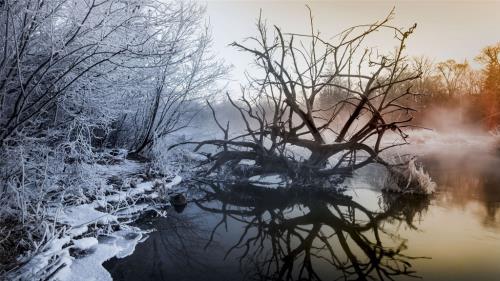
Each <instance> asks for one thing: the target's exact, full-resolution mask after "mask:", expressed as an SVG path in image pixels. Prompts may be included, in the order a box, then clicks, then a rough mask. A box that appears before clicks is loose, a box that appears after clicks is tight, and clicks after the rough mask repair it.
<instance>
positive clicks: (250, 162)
mask: <svg viewBox="0 0 500 281" xmlns="http://www.w3.org/2000/svg"><path fill="white" fill-rule="evenodd" d="M238 164H239V165H246V166H253V165H255V160H252V159H241V160H240V162H239V163H238Z"/></svg>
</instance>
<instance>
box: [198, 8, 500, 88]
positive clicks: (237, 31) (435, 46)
mask: <svg viewBox="0 0 500 281" xmlns="http://www.w3.org/2000/svg"><path fill="white" fill-rule="evenodd" d="M199 1H200V2H202V3H206V7H207V17H208V18H209V21H210V25H211V27H212V33H213V39H214V48H215V50H216V52H217V53H218V54H219V55H220V56H222V57H223V58H224V59H225V60H226V61H227V62H228V63H229V64H233V65H234V69H233V71H232V75H233V78H234V79H237V80H238V79H241V77H242V73H243V71H244V70H245V68H246V67H247V65H248V63H249V62H250V61H251V56H249V55H247V54H244V53H241V52H237V51H235V50H234V49H233V48H232V47H228V46H227V44H229V43H231V42H233V41H241V40H242V39H244V38H245V37H248V36H251V35H255V34H256V30H255V22H256V19H257V17H258V15H259V10H260V9H262V15H263V18H265V19H267V22H268V23H269V24H270V25H277V26H279V27H281V29H282V30H283V31H285V32H305V31H307V30H308V28H309V25H308V24H309V19H308V11H307V9H306V7H305V5H306V4H308V5H309V6H310V7H311V9H312V12H313V16H314V22H315V27H316V29H318V30H319V31H320V32H321V33H322V34H323V35H324V37H326V38H329V37H331V36H333V35H335V34H337V33H339V32H340V31H342V30H343V29H345V28H347V27H350V26H352V25H357V24H367V23H373V22H375V21H377V20H380V19H383V18H384V17H385V16H386V15H387V14H388V13H389V12H390V10H391V9H392V8H393V7H395V17H394V20H393V21H392V23H393V25H396V26H399V27H410V26H411V25H412V24H413V23H417V25H418V27H417V29H416V31H415V33H414V35H413V36H412V37H411V39H410V40H409V41H408V48H407V54H408V55H410V56H420V55H425V56H427V57H429V58H431V59H434V60H435V61H436V62H437V61H442V60H446V59H449V58H453V59H456V60H463V59H468V60H469V61H471V62H472V63H473V65H474V62H473V58H474V57H475V56H476V55H477V54H478V53H479V52H480V50H481V49H482V48H483V47H484V46H486V45H490V44H494V43H496V42H500V0H499V1H473V0H469V1H463V0H461V1H460V0H458V1H444V0H434V1H409V0H405V1H375V0H365V1H360V0H351V1H337V0H333V1H296V0H293V1H284V0H283V1H263V0H261V1H255V0H254V1H243V0H236V1H220V0H209V1H203V0H199ZM392 43H393V42H391V45H384V43H381V45H380V46H379V47H380V48H382V49H383V48H392V47H393V46H392ZM475 66H477V64H476V65H475Z"/></svg>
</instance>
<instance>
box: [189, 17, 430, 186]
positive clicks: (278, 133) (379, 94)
mask: <svg viewBox="0 0 500 281" xmlns="http://www.w3.org/2000/svg"><path fill="white" fill-rule="evenodd" d="M391 17H392V12H391V13H390V14H389V16H388V17H387V18H385V19H384V20H382V21H380V22H376V23H374V24H370V25H359V26H354V27H351V28H348V29H347V30H344V31H343V32H341V33H340V34H339V35H337V36H336V37H335V38H334V39H333V40H331V41H326V40H323V39H322V38H321V37H320V34H319V32H316V31H315V29H314V26H313V21H312V16H311V33H310V34H294V33H284V32H282V30H281V29H280V28H279V27H277V26H274V28H273V30H274V33H273V34H269V33H268V28H267V27H266V25H265V24H264V23H263V21H262V20H261V19H260V18H259V21H258V24H257V28H258V35H257V36H256V37H250V38H247V40H246V41H245V42H246V44H240V43H233V44H232V46H234V47H236V48H237V49H239V50H241V51H242V52H244V53H248V54H251V55H253V56H254V63H255V64H256V65H257V67H258V68H259V71H260V72H259V73H258V74H255V75H254V77H250V78H249V83H248V86H246V87H244V88H242V95H241V98H239V99H235V98H234V97H232V96H231V95H229V94H227V98H228V100H229V102H230V103H231V105H232V106H233V107H234V109H235V110H236V111H237V112H239V115H240V116H241V120H242V121H243V124H244V127H245V129H244V131H243V132H242V133H240V134H234V133H231V132H230V123H229V122H227V123H226V124H224V123H223V122H222V121H221V120H220V118H218V116H217V114H216V112H215V110H214V107H213V106H212V105H211V104H210V103H208V102H207V104H208V106H209V108H210V109H211V111H212V114H213V118H214V120H215V122H216V124H217V126H218V127H219V128H220V130H221V131H222V133H223V136H224V137H223V138H221V139H211V140H205V141H200V142H185V143H182V144H186V143H191V144H196V147H195V151H200V150H202V149H203V148H204V147H206V146H215V147H217V148H219V149H218V151H217V152H216V153H213V154H207V162H206V163H212V164H213V165H212V166H211V168H210V169H209V170H208V173H210V172H212V171H214V170H216V169H218V168H221V167H223V166H226V167H230V168H234V167H236V166H238V163H240V161H241V160H244V159H248V160H252V161H254V162H255V165H252V167H251V168H250V170H251V172H250V173H249V174H250V175H251V174H258V173H279V174H287V176H289V177H292V178H294V179H299V178H307V179H308V180H310V179H311V178H324V177H329V176H332V175H338V174H346V173H350V172H352V171H353V170H354V169H357V168H360V167H363V166H365V165H367V164H369V163H379V164H382V165H384V166H387V167H391V166H392V165H393V164H394V163H391V164H389V162H388V161H386V160H384V159H383V158H382V157H381V154H382V153H383V152H384V151H386V150H388V149H390V148H393V147H395V146H399V145H402V144H405V143H407V142H406V139H407V137H408V135H406V134H405V133H404V131H403V129H404V128H405V127H408V126H410V125H409V122H410V121H411V119H412V117H411V112H412V111H414V110H413V109H412V108H409V107H407V106H405V105H404V102H403V101H404V100H405V99H408V98H411V97H413V96H415V95H417V94H416V93H413V92H412V91H411V82H412V81H413V80H415V79H418V78H419V77H420V75H421V72H420V71H419V70H418V68H417V69H415V68H414V67H412V66H411V65H410V63H409V61H408V60H407V59H406V57H405V56H404V54H403V51H404V49H405V46H406V41H407V39H408V37H409V36H410V35H411V34H412V32H413V31H414V29H415V27H416V26H415V25H414V26H412V27H410V28H409V29H407V30H402V29H400V28H397V27H394V26H391V25H390V24H389V22H390V19H391ZM379 31H383V32H390V33H391V37H392V39H393V40H395V41H396V45H397V47H396V48H395V49H394V51H393V52H392V53H389V54H380V53H379V51H378V50H376V49H373V48H366V47H365V45H366V41H367V39H368V38H369V37H371V36H373V35H374V34H375V33H377V32H379ZM379 34H380V33H379ZM325 91H329V92H333V93H335V92H342V93H343V94H342V95H339V96H338V97H336V100H337V101H336V102H335V103H333V104H331V105H328V106H327V107H325V106H324V104H321V103H320V102H319V96H321V95H322V93H324V92H325ZM387 132H393V134H395V135H396V136H397V137H398V139H399V141H397V142H392V143H391V144H389V145H384V142H383V139H384V136H385V135H387ZM298 150H302V151H307V153H306V154H304V155H298V154H297V153H296V151H298ZM397 164H402V163H397Z"/></svg>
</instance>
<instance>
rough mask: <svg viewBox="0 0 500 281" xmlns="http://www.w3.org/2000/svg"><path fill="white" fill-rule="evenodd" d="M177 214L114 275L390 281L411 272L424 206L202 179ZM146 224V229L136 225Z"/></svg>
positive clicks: (393, 198)
mask: <svg viewBox="0 0 500 281" xmlns="http://www.w3.org/2000/svg"><path fill="white" fill-rule="evenodd" d="M197 198H198V199H197V200H196V201H195V202H194V204H190V206H188V207H187V208H186V211H185V212H183V213H182V214H174V213H170V214H169V216H168V218H166V219H156V220H153V221H152V224H153V225H154V226H155V228H156V230H157V231H155V232H153V233H151V237H150V238H149V239H148V240H146V241H145V242H144V243H142V244H140V245H139V246H138V249H137V250H136V252H135V253H134V254H133V255H132V256H131V257H129V258H126V259H122V260H118V259H114V260H112V261H110V262H107V263H106V264H105V266H106V268H107V269H108V270H109V271H110V272H111V273H112V276H113V278H114V279H115V280H167V279H168V280H335V279H339V280H368V279H370V280H392V279H393V278H395V277H396V276H406V277H412V276H416V271H415V270H414V269H413V268H412V266H411V263H412V261H413V260H414V259H416V258H417V257H411V256H408V255H405V250H406V249H407V240H405V239H404V237H400V236H399V235H398V234H397V232H395V231H389V230H387V229H385V228H384V225H385V224H386V223H388V224H394V223H399V224H404V225H406V226H408V227H410V228H416V227H415V226H414V223H413V222H414V220H415V219H416V218H418V217H420V215H421V213H422V212H423V211H424V210H425V209H426V208H427V206H428V204H429V202H428V199H426V198H419V197H412V198H405V197H402V196H397V195H394V194H393V195H391V194H386V195H384V196H381V197H380V198H379V203H378V204H377V205H378V206H377V208H375V209H369V208H367V207H366V206H363V205H361V204H359V203H357V202H355V201H354V200H353V199H351V197H349V196H346V195H342V194H341V193H339V192H336V191H332V190H331V189H329V190H327V189H314V190H311V189H310V188H308V189H303V190H300V189H296V190H293V191H291V190H280V189H265V188H259V187H253V186H247V185H220V184H214V183H205V184H202V185H201V186H200V187H199V189H198V193H197ZM143 227H145V226H143Z"/></svg>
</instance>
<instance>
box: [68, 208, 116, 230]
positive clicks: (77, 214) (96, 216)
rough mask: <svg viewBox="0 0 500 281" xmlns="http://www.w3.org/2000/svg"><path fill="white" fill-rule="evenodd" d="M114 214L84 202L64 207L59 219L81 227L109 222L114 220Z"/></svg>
mask: <svg viewBox="0 0 500 281" xmlns="http://www.w3.org/2000/svg"><path fill="white" fill-rule="evenodd" d="M116 219H117V218H116V216H113V215H111V214H108V213H103V212H99V211H97V210H95V209H94V206H93V205H91V204H84V205H79V206H73V207H69V208H65V209H63V211H62V214H61V215H60V217H59V221H60V222H62V223H64V224H67V225H69V226H72V227H81V226H84V225H88V224H91V223H97V224H109V223H112V222H116Z"/></svg>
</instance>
